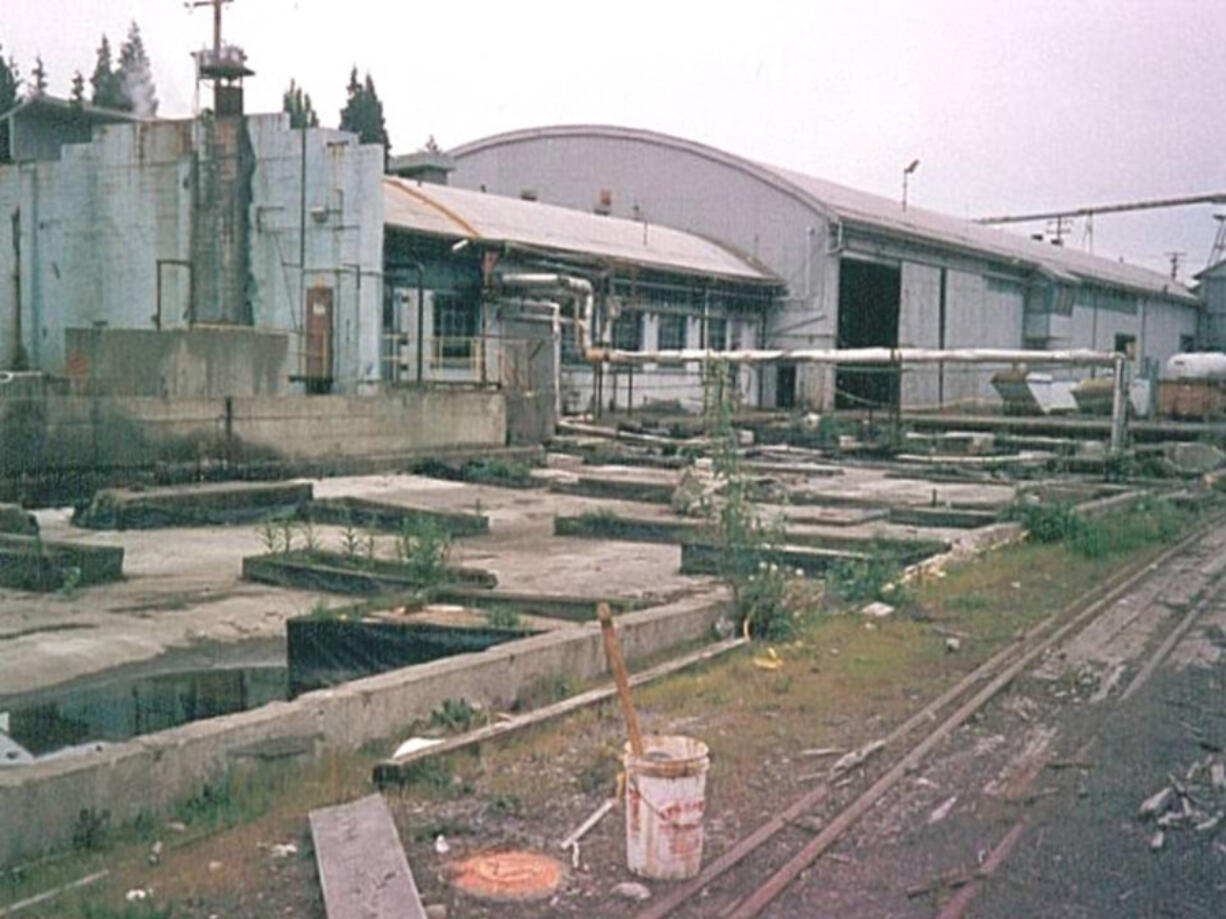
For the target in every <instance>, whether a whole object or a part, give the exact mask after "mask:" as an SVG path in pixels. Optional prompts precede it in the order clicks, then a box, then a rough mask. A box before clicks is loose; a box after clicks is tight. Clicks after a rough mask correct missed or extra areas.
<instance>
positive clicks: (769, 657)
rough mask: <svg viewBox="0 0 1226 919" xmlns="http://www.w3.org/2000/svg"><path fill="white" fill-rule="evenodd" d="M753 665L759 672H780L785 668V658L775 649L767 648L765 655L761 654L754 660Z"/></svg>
mask: <svg viewBox="0 0 1226 919" xmlns="http://www.w3.org/2000/svg"><path fill="white" fill-rule="evenodd" d="M753 665H754V666H755V667H757V668H758V669H759V670H779V669H781V668H782V667H783V658H781V657H780V656H779V652H778V651H776V650H775V649H774V648H767V649H766V653H765V654H759V655H758V656H757V657H755V658H754V659H753Z"/></svg>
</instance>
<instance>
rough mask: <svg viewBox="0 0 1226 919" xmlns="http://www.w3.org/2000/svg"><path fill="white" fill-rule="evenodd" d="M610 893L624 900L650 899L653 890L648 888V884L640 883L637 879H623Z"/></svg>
mask: <svg viewBox="0 0 1226 919" xmlns="http://www.w3.org/2000/svg"><path fill="white" fill-rule="evenodd" d="M610 893H612V894H613V896H615V897H619V898H621V899H622V900H638V901H642V900H649V899H651V891H650V890H648V889H647V885H646V884H640V883H638V882H637V881H623V882H622V883H620V884H618V885H617V886H616V887H614V888H613V889H612V890H611V891H610Z"/></svg>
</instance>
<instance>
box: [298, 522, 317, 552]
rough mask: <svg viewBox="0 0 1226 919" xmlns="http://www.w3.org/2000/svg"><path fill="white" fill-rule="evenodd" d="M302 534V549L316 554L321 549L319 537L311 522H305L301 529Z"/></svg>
mask: <svg viewBox="0 0 1226 919" xmlns="http://www.w3.org/2000/svg"><path fill="white" fill-rule="evenodd" d="M299 530H300V531H301V533H302V547H303V548H304V549H306V550H307V551H308V552H315V551H316V550H318V549H319V537H318V536H317V535H316V533H315V527H314V526H312V525H311V521H309V520H305V521H303V523H302V526H301V527H299Z"/></svg>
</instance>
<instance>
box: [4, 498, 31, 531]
mask: <svg viewBox="0 0 1226 919" xmlns="http://www.w3.org/2000/svg"><path fill="white" fill-rule="evenodd" d="M0 533H13V534H15V535H17V536H36V535H38V520H37V519H36V518H35V517H34V515H33V514H31V513H28V512H27V511H24V510H22V509H21V507H20V506H19V505H17V504H0Z"/></svg>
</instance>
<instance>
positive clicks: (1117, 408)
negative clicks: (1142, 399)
mask: <svg viewBox="0 0 1226 919" xmlns="http://www.w3.org/2000/svg"><path fill="white" fill-rule="evenodd" d="M1113 357H1114V358H1115V361H1114V364H1115V380H1114V383H1113V385H1112V392H1111V449H1110V452H1111V453H1112V454H1116V453H1119V452H1120V451H1121V450H1123V449H1124V433H1125V423H1126V421H1127V418H1128V359H1127V358H1126V357H1125V356H1124V355H1123V354H1115V355H1113Z"/></svg>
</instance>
